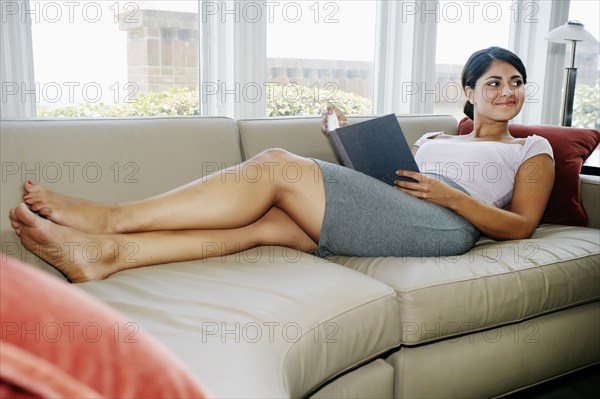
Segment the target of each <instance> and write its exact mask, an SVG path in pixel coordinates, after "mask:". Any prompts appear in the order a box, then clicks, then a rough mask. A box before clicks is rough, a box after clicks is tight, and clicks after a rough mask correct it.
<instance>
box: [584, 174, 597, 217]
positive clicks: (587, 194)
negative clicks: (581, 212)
mask: <svg viewBox="0 0 600 399" xmlns="http://www.w3.org/2000/svg"><path fill="white" fill-rule="evenodd" d="M580 178H581V200H582V202H583V207H584V208H585V210H586V212H587V214H588V217H589V219H590V221H589V223H588V227H595V228H600V207H599V206H598V204H599V203H600V176H591V175H580Z"/></svg>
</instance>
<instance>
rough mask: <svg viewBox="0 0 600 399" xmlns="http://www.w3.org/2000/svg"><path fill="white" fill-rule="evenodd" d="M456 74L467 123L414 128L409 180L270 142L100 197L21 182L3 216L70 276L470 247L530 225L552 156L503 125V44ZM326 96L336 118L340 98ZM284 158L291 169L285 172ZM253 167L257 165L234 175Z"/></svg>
mask: <svg viewBox="0 0 600 399" xmlns="http://www.w3.org/2000/svg"><path fill="white" fill-rule="evenodd" d="M462 81H463V87H464V88H465V93H466V95H467V98H468V102H467V104H466V105H465V113H466V114H467V115H468V116H469V117H471V118H472V119H473V122H474V130H473V132H472V133H471V134H469V135H465V136H459V137H456V136H447V135H444V134H426V135H424V136H423V137H422V138H421V139H420V140H418V141H417V143H416V144H415V148H414V151H415V157H416V160H417V163H418V164H419V166H420V168H421V171H422V172H423V173H416V172H410V171H398V175H399V176H407V177H411V178H413V179H415V180H416V181H417V182H416V183H415V182H405V181H398V182H396V186H395V187H392V186H388V185H386V184H384V183H381V182H379V181H377V180H375V179H372V178H370V177H367V176H365V175H363V174H361V173H358V172H355V171H352V170H350V169H347V168H343V167H340V166H336V165H332V164H328V163H325V162H322V161H319V160H313V159H307V158H302V157H299V156H297V155H294V154H291V153H289V152H286V151H284V150H280V149H271V150H267V151H264V152H262V153H261V154H258V155H257V156H255V157H253V158H252V159H250V160H249V161H247V162H245V163H242V164H240V165H238V166H235V167H232V168H229V169H227V170H225V171H221V172H218V173H216V174H213V175H211V176H208V177H204V178H201V179H199V180H197V181H194V182H192V183H189V184H187V185H185V186H182V187H179V188H177V189H175V190H172V191H170V192H167V193H165V194H162V195H159V196H156V197H152V198H149V199H146V200H143V201H137V202H129V203H120V204H110V205H108V204H106V205H105V204H98V203H94V202H91V201H86V200H80V199H75V198H71V197H66V196H63V195H59V194H56V193H53V192H51V191H49V190H47V189H45V188H43V187H41V186H38V185H35V184H33V183H31V182H27V183H26V184H25V191H26V194H25V195H24V201H25V204H19V205H18V206H17V207H16V209H13V210H11V212H10V219H11V224H12V226H13V228H14V229H15V231H16V233H17V235H18V236H19V237H20V238H21V241H22V243H23V245H24V246H25V247H26V248H27V249H29V250H30V251H32V252H34V253H36V254H37V255H38V256H40V257H42V258H43V259H44V260H46V261H47V262H49V263H50V264H52V265H53V266H55V267H56V268H57V269H58V270H60V271H61V272H62V273H63V274H65V276H66V277H67V278H68V279H69V280H70V281H73V282H82V281H88V280H94V279H102V278H105V277H107V276H109V275H111V274H112V273H115V272H117V271H119V270H124V269H128V268H132V267H140V266H147V265H153V264H159V263H167V262H175V261H184V260H191V259H200V258H205V257H209V256H222V255H226V254H230V253H234V252H237V251H241V250H244V249H248V248H251V247H253V246H256V245H266V244H273V245H284V246H289V247H292V248H296V249H298V250H301V251H305V252H312V253H315V254H316V255H318V256H326V255H331V254H338V255H356V256H443V255H455V254H460V253H463V252H465V251H467V250H469V249H470V248H471V247H472V246H473V245H474V243H475V242H476V241H477V239H478V237H479V234H480V232H481V233H483V234H485V235H487V236H490V237H493V238H496V239H519V238H528V237H530V236H531V234H532V233H533V231H534V230H535V228H536V227H537V225H538V223H539V221H540V218H541V217H542V214H543V212H544V209H545V206H546V202H547V200H548V197H549V195H550V191H551V189H552V185H553V180H554V167H553V159H552V150H551V148H550V145H549V144H548V142H547V141H546V140H545V139H543V138H539V137H535V136H534V137H530V138H528V139H515V138H513V137H512V136H511V135H510V134H509V132H508V121H509V120H511V119H512V118H514V117H515V116H516V115H517V114H518V113H519V111H520V110H521V108H522V106H523V102H524V96H525V93H524V86H523V85H524V83H525V82H526V72H525V68H524V66H523V64H522V62H521V60H519V58H518V57H517V56H516V55H514V54H513V53H511V52H510V51H508V50H505V49H501V48H498V47H491V48H488V49H485V50H481V51H478V52H476V53H474V54H473V55H472V56H471V57H470V58H469V60H468V61H467V64H466V65H465V67H464V69H463V74H462ZM329 109H330V110H332V109H333V110H335V112H336V113H337V114H338V118H339V119H340V120H341V121H342V124H344V123H345V120H346V118H345V116H344V115H343V114H342V113H341V112H340V111H339V110H338V109H337V108H334V107H332V106H330V108H329ZM323 120H324V122H323V123H324V127H325V128H326V118H325V115H324V118H323ZM325 130H326V129H325ZM290 165H293V167H294V170H295V172H296V173H295V176H294V177H295V178H294V179H289V178H287V176H286V174H285V172H286V171H287V170H289V166H290ZM257 167H258V168H260V169H261V174H260V176H261V178H260V179H258V180H253V181H251V182H250V181H247V180H245V179H244V178H243V176H245V175H246V174H245V171H246V169H247V168H253V171H254V172H256V170H255V169H256V168H257ZM432 172H434V173H432ZM509 204H510V206H509V207H508V208H506V206H507V205H509ZM504 208H506V209H504ZM33 212H37V213H39V214H40V215H42V216H44V217H45V218H41V217H38V216H37V215H35V214H34V213H33ZM61 243H67V244H68V245H67V244H61ZM206 243H211V244H212V245H210V246H207V245H204V244H206ZM86 244H93V245H94V246H95V247H98V246H99V248H100V249H101V253H102V258H101V259H100V260H99V261H96V262H94V263H89V262H87V261H86V259H85V258H84V257H83V256H82V254H80V252H81V251H78V250H77V249H78V248H83V247H85V246H86ZM215 244H216V245H215ZM132 245H133V247H134V249H135V255H134V256H132V257H131V260H130V259H128V258H127V257H126V255H131V252H128V253H127V254H126V253H125V252H126V251H123V250H120V251H119V250H118V249H123V248H127V247H128V246H129V248H132ZM116 249H117V250H116Z"/></svg>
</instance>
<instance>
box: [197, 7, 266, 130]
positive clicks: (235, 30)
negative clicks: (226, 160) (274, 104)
mask: <svg viewBox="0 0 600 399" xmlns="http://www.w3.org/2000/svg"><path fill="white" fill-rule="evenodd" d="M243 4H244V3H242V2H239V1H231V0H228V1H222V2H215V1H209V0H200V12H199V13H198V15H199V18H200V21H199V22H200V24H199V26H201V27H202V29H201V35H202V37H201V41H200V42H201V49H200V54H201V56H200V63H201V68H200V82H201V84H200V89H201V92H200V104H201V113H202V115H207V116H208V115H219V116H229V117H231V118H235V119H242V118H255V117H264V116H265V112H266V95H267V92H266V88H265V81H266V62H267V54H266V45H267V44H266V42H267V39H266V37H267V35H266V29H267V25H266V19H265V18H264V17H263V18H257V21H253V20H252V19H251V18H248V16H247V15H246V16H245V17H238V16H239V15H240V14H241V10H240V9H239V8H240V7H242V6H243ZM252 5H253V6H254V7H257V8H258V12H260V13H262V14H261V15H263V16H264V15H266V10H265V9H264V3H261V2H256V3H253V4H252ZM246 11H247V10H246ZM242 15H244V14H242Z"/></svg>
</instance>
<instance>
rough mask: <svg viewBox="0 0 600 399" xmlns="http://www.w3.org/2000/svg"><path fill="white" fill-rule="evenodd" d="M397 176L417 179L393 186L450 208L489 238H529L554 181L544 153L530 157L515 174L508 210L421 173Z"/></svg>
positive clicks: (552, 169)
mask: <svg viewBox="0 0 600 399" xmlns="http://www.w3.org/2000/svg"><path fill="white" fill-rule="evenodd" d="M399 176H407V177H412V178H413V179H416V180H418V181H419V182H418V183H412V182H405V181H398V182H397V183H396V186H397V187H398V189H400V190H401V191H403V192H405V193H408V194H410V195H413V196H415V197H418V198H421V199H423V200H425V201H429V202H432V203H435V204H438V205H442V206H445V207H447V208H449V209H452V210H453V211H454V212H456V213H457V214H459V215H461V216H462V217H464V218H465V219H466V220H468V221H469V222H470V223H471V224H472V225H473V226H475V227H476V228H477V229H478V230H479V231H481V232H482V233H483V234H485V235H487V236H489V237H492V238H495V239H500V240H513V239H521V238H529V237H531V235H532V234H533V232H534V231H535V229H536V228H537V226H538V224H539V222H540V220H541V218H542V215H543V214H544V210H545V209H546V204H547V202H548V198H549V197H550V192H551V191H552V186H553V184H554V165H553V163H552V159H551V158H550V157H549V156H548V155H546V154H539V155H536V156H534V157H531V158H529V159H528V160H527V161H525V162H524V163H523V164H522V165H521V167H520V168H519V170H518V171H517V174H516V176H515V186H514V190H513V196H512V202H511V208H510V210H504V209H499V208H496V207H494V206H491V205H487V204H484V203H482V202H480V201H478V200H476V199H475V198H473V197H471V196H469V195H467V194H465V193H463V192H462V191H460V190H457V189H455V188H453V187H450V186H449V185H447V184H445V183H443V182H440V181H436V180H435V179H433V178H428V177H425V176H423V175H421V174H420V173H416V172H411V171H400V172H399Z"/></svg>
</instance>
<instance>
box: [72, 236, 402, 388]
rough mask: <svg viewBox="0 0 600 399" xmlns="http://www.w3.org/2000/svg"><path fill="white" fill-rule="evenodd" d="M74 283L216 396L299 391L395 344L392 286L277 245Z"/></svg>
mask: <svg viewBox="0 0 600 399" xmlns="http://www.w3.org/2000/svg"><path fill="white" fill-rule="evenodd" d="M78 287H79V288H81V289H83V290H84V291H86V292H87V293H89V294H91V295H93V296H95V297H97V298H99V299H101V300H103V301H105V302H106V303H108V304H109V305H111V306H113V307H114V308H116V309H118V310H120V311H121V312H123V313H125V314H126V315H127V316H128V317H129V318H131V319H132V320H134V321H135V322H136V323H138V324H139V325H140V326H141V327H142V328H144V329H146V330H147V331H150V332H151V333H152V334H154V336H155V337H157V338H158V339H159V340H161V341H162V342H163V343H164V344H166V345H167V346H168V347H169V348H170V349H171V350H173V351H174V352H175V353H176V354H177V355H178V357H179V358H181V359H182V360H183V361H184V362H185V363H186V364H187V366H188V367H189V368H190V369H191V370H192V372H193V373H194V374H195V376H196V377H197V378H198V379H199V380H201V381H203V383H204V384H206V387H207V388H208V390H210V391H211V392H212V393H214V394H215V395H216V396H217V397H227V398H233V397H249V396H252V397H261V398H262V397H278V398H279V397H303V396H306V395H307V394H309V393H310V392H311V391H312V390H314V389H316V388H317V387H318V386H320V385H321V384H322V383H324V382H325V381H327V380H329V379H331V378H333V377H334V376H336V375H338V374H341V373H342V372H344V371H345V370H348V369H352V368H354V367H357V366H359V365H361V364H363V363H366V362H367V361H368V360H369V359H372V358H374V357H376V356H378V355H379V354H381V353H383V352H386V351H388V350H390V349H391V348H393V347H396V346H397V345H399V343H400V320H399V318H398V314H399V308H398V302H397V301H396V298H395V294H394V291H393V289H391V288H390V287H388V286H386V285H385V284H382V283H380V282H378V281H376V280H374V279H371V278H368V277H366V276H364V275H362V274H361V273H357V272H355V271H353V270H349V269H347V268H344V267H342V266H340V265H336V264H332V263H328V262H325V261H323V260H322V259H320V258H316V257H313V256H311V255H308V254H304V253H301V252H297V251H294V250H291V249H287V248H282V247H258V248H255V249H253V250H249V251H245V252H241V253H238V254H235V255H230V256H227V257H223V258H212V259H207V260H203V261H202V260H201V261H193V262H181V263H175V264H168V265H160V266H153V267H146V268H140V269H131V270H126V271H122V272H119V273H116V274H114V275H112V276H111V277H109V278H108V279H106V280H103V281H98V282H88V283H83V284H78Z"/></svg>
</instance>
